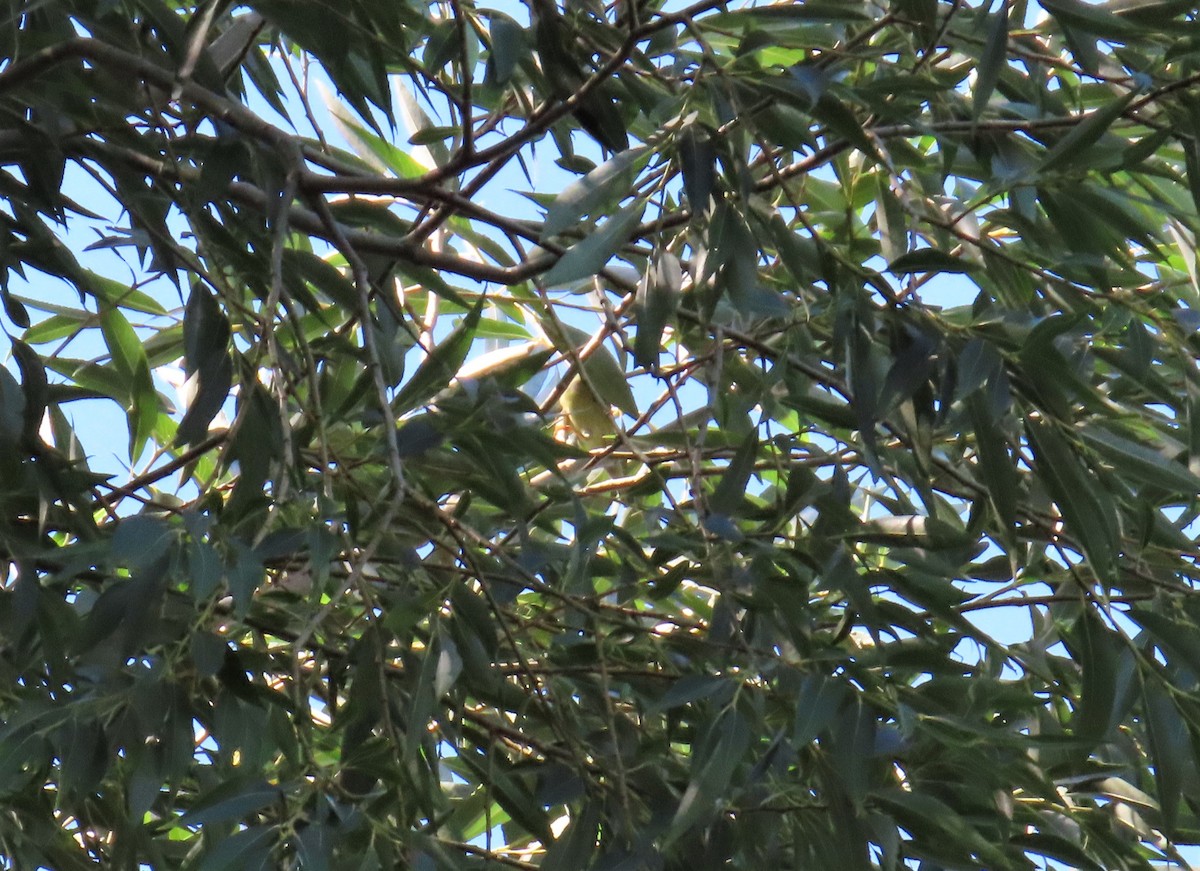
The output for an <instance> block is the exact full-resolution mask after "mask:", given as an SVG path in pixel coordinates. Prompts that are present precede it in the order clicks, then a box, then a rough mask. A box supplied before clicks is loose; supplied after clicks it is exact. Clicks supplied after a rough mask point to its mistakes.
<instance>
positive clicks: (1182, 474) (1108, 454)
mask: <svg viewBox="0 0 1200 871" xmlns="http://www.w3.org/2000/svg"><path fill="white" fill-rule="evenodd" d="M1079 434H1080V435H1081V436H1083V439H1084V441H1086V442H1088V443H1089V444H1091V445H1092V446H1093V447H1094V448H1096V450H1097V451H1098V452H1099V453H1101V454H1102V455H1104V457H1105V458H1107V459H1108V460H1109V461H1110V462H1112V464H1113V469H1114V471H1115V472H1116V473H1117V474H1118V475H1121V476H1126V475H1128V476H1129V477H1130V478H1133V479H1135V480H1139V481H1142V482H1144V483H1147V484H1150V485H1151V486H1154V487H1161V488H1162V489H1164V490H1166V491H1167V492H1168V493H1183V494H1187V495H1189V496H1196V495H1198V494H1200V475H1196V474H1195V473H1193V472H1191V471H1189V470H1188V468H1187V467H1186V466H1184V465H1183V464H1182V463H1177V462H1175V461H1174V460H1172V459H1171V458H1170V457H1167V456H1164V455H1163V454H1161V453H1159V452H1158V451H1156V450H1154V449H1153V448H1149V447H1147V446H1146V445H1143V444H1139V443H1138V442H1135V441H1132V440H1130V439H1127V438H1125V437H1124V436H1121V435H1118V434H1117V433H1115V432H1113V431H1112V430H1111V429H1108V428H1106V427H1103V426H1099V425H1097V424H1088V425H1086V426H1084V427H1083V428H1082V429H1081V430H1080V431H1079Z"/></svg>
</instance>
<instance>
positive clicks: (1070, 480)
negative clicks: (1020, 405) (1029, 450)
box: [1026, 420, 1120, 582]
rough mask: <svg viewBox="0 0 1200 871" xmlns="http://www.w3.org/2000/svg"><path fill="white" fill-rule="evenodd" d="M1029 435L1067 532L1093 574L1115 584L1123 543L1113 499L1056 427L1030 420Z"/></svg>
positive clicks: (1043, 479)
mask: <svg viewBox="0 0 1200 871" xmlns="http://www.w3.org/2000/svg"><path fill="white" fill-rule="evenodd" d="M1026 431H1027V432H1028V433H1029V441H1030V444H1031V446H1032V447H1033V451H1034V455H1035V456H1036V457H1037V473H1038V475H1039V476H1040V478H1041V479H1042V481H1044V482H1045V484H1046V488H1047V489H1048V490H1049V491H1050V495H1051V497H1052V498H1053V499H1054V501H1055V503H1056V504H1057V505H1058V507H1059V510H1060V511H1061V512H1062V515H1063V520H1064V521H1065V522H1066V527H1067V532H1068V533H1069V534H1070V535H1071V536H1072V537H1074V538H1075V539H1076V540H1077V541H1078V542H1079V544H1080V546H1081V547H1082V548H1083V552H1084V554H1085V555H1086V556H1087V559H1088V563H1089V564H1090V565H1091V567H1092V571H1094V572H1095V573H1096V575H1097V576H1098V577H1099V578H1100V579H1101V580H1103V581H1106V582H1112V581H1115V580H1116V576H1117V556H1118V554H1119V552H1120V540H1119V526H1118V521H1117V513H1116V508H1115V506H1114V504H1113V500H1112V497H1111V496H1110V495H1109V494H1108V492H1107V491H1106V490H1105V489H1104V488H1103V487H1102V486H1101V485H1100V484H1099V482H1098V481H1097V480H1096V478H1095V476H1094V475H1093V474H1092V473H1091V471H1090V470H1089V469H1087V468H1085V467H1084V466H1083V464H1082V463H1081V461H1080V458H1079V455H1078V453H1077V452H1076V451H1074V450H1073V449H1072V448H1071V446H1070V445H1069V444H1068V443H1067V440H1066V439H1065V438H1064V437H1063V436H1062V434H1061V433H1060V432H1059V431H1058V429H1057V428H1056V427H1055V426H1054V425H1053V424H1049V423H1043V422H1040V421H1034V420H1030V421H1027V424H1026Z"/></svg>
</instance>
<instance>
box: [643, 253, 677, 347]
mask: <svg viewBox="0 0 1200 871" xmlns="http://www.w3.org/2000/svg"><path fill="white" fill-rule="evenodd" d="M682 288H683V267H682V265H681V264H680V262H679V258H678V257H676V256H675V255H674V254H671V253H669V252H667V251H663V252H661V253H660V254H659V255H658V257H657V258H655V259H654V260H653V261H651V263H650V266H649V268H648V269H647V270H646V274H645V275H643V276H642V280H641V282H640V283H639V284H638V291H637V309H636V312H637V334H636V335H635V337H634V340H633V358H634V360H636V361H637V362H638V364H639V365H642V366H645V367H647V368H649V369H654V368H655V367H656V366H657V365H658V355H659V353H660V352H661V351H662V337H663V332H664V331H665V330H666V328H667V326H668V325H669V324H670V323H671V321H672V320H673V319H674V317H675V313H676V312H677V311H678V309H679V298H680V291H681V290H682Z"/></svg>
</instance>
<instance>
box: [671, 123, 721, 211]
mask: <svg viewBox="0 0 1200 871" xmlns="http://www.w3.org/2000/svg"><path fill="white" fill-rule="evenodd" d="M677 141H678V147H679V166H680V169H681V170H682V171H683V189H684V192H685V193H686V194H687V198H688V205H689V206H691V209H692V213H693V214H700V213H702V212H704V211H706V210H707V209H708V201H709V198H710V197H711V196H712V192H713V186H714V185H715V184H716V180H717V174H716V162H717V150H716V147H715V146H714V144H713V141H712V136H711V134H710V133H709V132H708V131H707V130H705V129H704V128H703V127H700V126H698V125H696V124H689V125H688V126H687V127H685V128H684V129H683V130H682V131H680V133H679V137H678V140H677Z"/></svg>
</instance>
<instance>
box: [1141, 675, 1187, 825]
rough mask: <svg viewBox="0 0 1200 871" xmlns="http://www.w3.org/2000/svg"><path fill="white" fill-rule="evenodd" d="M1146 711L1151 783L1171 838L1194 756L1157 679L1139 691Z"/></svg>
mask: <svg viewBox="0 0 1200 871" xmlns="http://www.w3.org/2000/svg"><path fill="white" fill-rule="evenodd" d="M1142 694H1143V695H1142V699H1143V700H1142V704H1143V708H1144V710H1145V712H1146V731H1147V732H1148V734H1149V738H1150V756H1151V759H1152V760H1153V762H1154V782H1155V784H1156V785H1157V787H1158V802H1159V806H1160V807H1161V808H1162V815H1163V822H1164V824H1165V826H1164V829H1165V831H1166V833H1167V835H1172V834H1173V830H1174V828H1175V822H1176V820H1177V819H1178V818H1179V800H1180V798H1181V797H1182V793H1183V782H1184V775H1185V773H1187V774H1191V775H1193V776H1194V774H1195V771H1196V754H1195V752H1194V751H1193V749H1192V744H1191V741H1190V740H1189V735H1188V729H1187V725H1186V724H1185V723H1184V721H1183V718H1182V717H1181V716H1180V714H1179V710H1178V708H1176V706H1175V701H1174V699H1172V698H1171V696H1170V695H1169V694H1168V692H1167V691H1166V690H1165V689H1164V688H1163V686H1162V685H1161V684H1160V683H1159V681H1158V680H1157V679H1156V678H1152V677H1147V678H1146V679H1145V685H1144V687H1143V689H1142Z"/></svg>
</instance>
